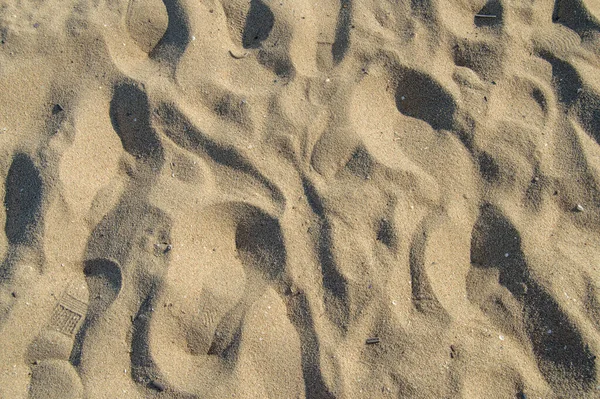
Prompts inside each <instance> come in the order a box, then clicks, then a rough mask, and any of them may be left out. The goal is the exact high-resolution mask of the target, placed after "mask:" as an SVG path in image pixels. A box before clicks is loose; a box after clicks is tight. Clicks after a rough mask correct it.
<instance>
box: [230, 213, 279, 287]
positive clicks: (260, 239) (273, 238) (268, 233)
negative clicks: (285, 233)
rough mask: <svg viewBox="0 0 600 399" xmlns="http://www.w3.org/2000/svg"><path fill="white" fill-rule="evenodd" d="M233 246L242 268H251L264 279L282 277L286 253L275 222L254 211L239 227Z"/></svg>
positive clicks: (265, 215) (277, 224)
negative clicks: (242, 264) (248, 266)
mask: <svg viewBox="0 0 600 399" xmlns="http://www.w3.org/2000/svg"><path fill="white" fill-rule="evenodd" d="M235 245H236V248H237V251H238V254H239V256H240V259H241V261H242V262H243V263H244V265H251V266H252V267H253V268H254V269H255V270H258V271H260V272H261V274H262V275H263V277H265V278H267V280H270V281H275V280H277V279H280V278H281V276H282V273H283V272H284V270H283V268H284V266H285V259H286V252H285V246H284V244H283V238H282V237H281V227H280V226H279V222H278V221H277V220H275V219H274V218H272V217H271V216H269V215H267V214H266V213H263V212H260V211H258V210H257V211H256V212H255V213H254V214H252V215H250V216H248V217H246V218H244V219H243V220H241V221H240V223H239V224H238V227H237V230H236V233H235Z"/></svg>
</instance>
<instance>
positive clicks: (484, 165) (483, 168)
mask: <svg viewBox="0 0 600 399" xmlns="http://www.w3.org/2000/svg"><path fill="white" fill-rule="evenodd" d="M477 161H478V164H479V173H481V176H483V178H484V179H485V180H486V181H487V182H488V183H495V182H497V181H498V179H499V178H500V167H499V166H498V163H497V162H496V160H495V159H494V158H493V157H492V156H491V155H490V154H488V153H487V152H485V151H483V152H481V153H480V154H479V156H478V157H477Z"/></svg>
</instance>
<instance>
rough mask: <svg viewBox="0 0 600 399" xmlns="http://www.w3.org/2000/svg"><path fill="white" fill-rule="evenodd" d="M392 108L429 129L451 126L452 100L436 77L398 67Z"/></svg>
mask: <svg viewBox="0 0 600 399" xmlns="http://www.w3.org/2000/svg"><path fill="white" fill-rule="evenodd" d="M398 68H399V72H398V87H397V89H396V108H398V111H400V112H401V113H402V114H404V115H406V116H410V117H412V118H417V119H421V120H423V121H425V122H427V123H429V124H430V125H431V127H432V128H434V129H436V130H439V129H446V130H450V129H452V126H453V123H454V113H455V111H456V102H455V101H454V99H453V98H452V96H451V95H450V93H448V92H447V91H446V90H445V89H444V88H443V87H442V86H441V85H440V84H439V83H438V82H436V80H435V79H434V78H433V77H431V76H429V75H426V74H424V73H422V72H418V71H416V70H414V69H411V68H406V67H401V66H399V67H398Z"/></svg>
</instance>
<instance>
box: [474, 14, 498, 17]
mask: <svg viewBox="0 0 600 399" xmlns="http://www.w3.org/2000/svg"><path fill="white" fill-rule="evenodd" d="M497 17H498V16H497V15H491V14H475V18H497Z"/></svg>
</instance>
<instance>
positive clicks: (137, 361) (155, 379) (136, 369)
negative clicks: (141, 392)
mask: <svg viewBox="0 0 600 399" xmlns="http://www.w3.org/2000/svg"><path fill="white" fill-rule="evenodd" d="M157 298H158V295H157V292H156V288H154V289H151V293H150V295H148V296H147V297H146V299H145V300H144V302H143V303H142V305H141V306H140V308H139V310H138V312H137V314H136V315H135V317H134V318H133V331H132V338H131V353H130V359H131V377H132V378H133V380H134V381H135V382H136V383H138V384H141V385H143V386H145V387H147V388H149V389H152V390H154V391H160V392H162V391H164V390H165V389H166V385H165V381H163V378H162V376H161V375H160V373H159V372H158V369H157V367H156V365H155V363H154V360H152V353H151V350H150V345H149V342H150V326H151V325H150V322H151V320H152V312H153V310H154V302H156V300H157Z"/></svg>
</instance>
